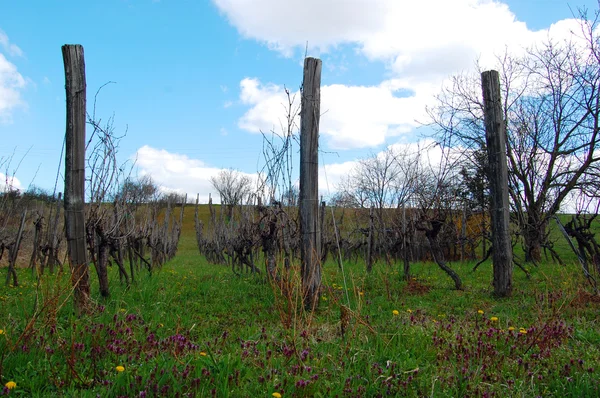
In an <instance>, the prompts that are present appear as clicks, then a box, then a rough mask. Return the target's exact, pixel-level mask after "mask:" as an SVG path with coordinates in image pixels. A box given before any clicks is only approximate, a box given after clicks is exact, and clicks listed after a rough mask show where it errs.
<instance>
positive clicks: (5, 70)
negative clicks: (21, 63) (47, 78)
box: [0, 53, 26, 122]
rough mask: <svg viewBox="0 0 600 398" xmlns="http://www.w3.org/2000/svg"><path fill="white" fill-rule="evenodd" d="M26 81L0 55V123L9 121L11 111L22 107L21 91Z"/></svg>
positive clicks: (13, 66)
mask: <svg viewBox="0 0 600 398" xmlns="http://www.w3.org/2000/svg"><path fill="white" fill-rule="evenodd" d="M25 85H26V80H25V79H24V78H23V76H21V74H20V73H19V72H18V71H17V67H16V66H15V65H14V64H12V63H10V62H9V61H8V60H7V59H6V57H4V55H3V54H1V53H0V121H5V122H6V121H10V116H11V112H12V111H13V109H15V108H17V107H19V106H24V105H25V102H24V101H23V99H22V98H21V90H22V89H23V88H25Z"/></svg>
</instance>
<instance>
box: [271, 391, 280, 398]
mask: <svg viewBox="0 0 600 398" xmlns="http://www.w3.org/2000/svg"><path fill="white" fill-rule="evenodd" d="M271 395H272V396H274V397H275V398H281V394H280V393H278V392H274V393H273V394H271Z"/></svg>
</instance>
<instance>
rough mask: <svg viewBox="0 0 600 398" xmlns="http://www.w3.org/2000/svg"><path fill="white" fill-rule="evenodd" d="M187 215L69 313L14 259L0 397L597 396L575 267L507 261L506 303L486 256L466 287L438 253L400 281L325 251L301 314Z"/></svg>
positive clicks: (589, 309) (592, 306)
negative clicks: (161, 258)
mask: <svg viewBox="0 0 600 398" xmlns="http://www.w3.org/2000/svg"><path fill="white" fill-rule="evenodd" d="M192 218H193V211H188V214H187V216H186V224H185V225H184V230H183V235H182V238H181V242H180V249H179V252H178V255H177V257H176V258H175V259H174V260H172V261H171V262H169V263H167V264H166V265H164V266H163V268H162V269H161V270H160V271H158V272H155V273H153V275H152V276H149V275H147V273H145V272H144V271H143V270H141V271H140V273H139V275H138V276H139V277H138V278H137V283H136V284H135V285H133V286H131V287H130V288H129V289H125V287H124V286H121V285H119V281H118V274H117V270H116V269H115V268H113V269H111V270H110V272H111V275H110V277H111V281H110V282H111V297H110V298H109V299H102V298H101V297H100V296H99V293H98V287H97V284H96V282H95V273H94V272H91V273H90V275H91V279H92V281H93V285H92V292H93V300H94V302H95V303H96V304H97V310H96V311H95V313H94V314H92V315H87V316H84V317H82V318H76V317H74V316H73V310H72V304H71V301H72V300H71V297H70V296H69V280H68V278H67V277H66V276H64V275H63V276H56V275H54V276H50V275H47V276H45V277H44V278H43V279H42V280H41V281H40V283H39V284H37V283H36V282H35V281H34V280H32V279H31V277H30V272H29V271H27V270H19V278H20V281H21V286H19V287H7V288H4V287H3V288H2V289H1V290H0V329H2V330H3V333H2V334H1V335H0V382H1V383H2V385H5V384H6V383H7V382H9V381H14V382H15V383H16V388H15V389H13V390H10V391H9V390H8V389H5V390H4V391H2V390H0V394H2V393H3V392H4V393H10V395H14V396H53V395H56V396H78V397H79V396H84V397H85V396H90V397H91V396H97V395H100V396H140V394H141V396H144V395H143V394H144V393H145V394H146V395H147V396H211V395H212V396H218V397H227V396H231V397H245V396H261V397H264V396H271V395H272V393H274V392H278V393H280V394H281V395H282V396H284V397H292V396H298V397H303V396H322V397H330V396H366V397H370V396H378V395H392V396H434V397H446V396H454V397H456V396H465V395H471V396H484V395H486V394H487V395H488V396H498V397H504V396H538V395H541V396H557V397H565V396H573V397H595V396H599V395H600V382H599V381H598V380H599V379H600V325H599V316H598V314H599V305H600V303H599V302H598V300H597V298H594V297H593V296H591V295H589V293H587V291H588V290H589V289H588V287H587V285H586V281H585V280H583V279H582V277H581V272H580V269H579V267H578V266H577V265H576V264H574V263H569V265H568V266H567V267H561V266H558V265H555V264H550V263H548V264H542V265H540V267H538V268H535V267H532V268H530V269H529V270H530V272H531V274H532V278H531V279H527V278H526V277H525V275H524V273H523V272H521V271H520V270H519V269H518V268H516V269H515V271H514V272H515V273H514V277H515V278H514V287H515V289H514V294H513V297H511V298H508V299H496V298H494V297H493V296H492V287H491V265H490V264H489V263H486V264H483V265H482V266H480V267H479V269H478V271H477V272H475V273H472V272H471V268H472V267H473V264H472V263H465V264H460V263H453V264H452V266H453V267H454V268H455V269H456V270H457V272H458V273H459V274H460V275H461V277H462V278H463V281H464V284H465V286H466V289H465V290H464V291H456V290H453V289H452V286H453V283H452V281H451V280H450V279H449V278H447V277H446V275H445V274H444V273H443V272H442V271H441V270H440V269H439V268H438V267H437V266H436V265H434V264H415V265H413V267H412V272H413V275H414V277H415V280H411V281H410V282H408V283H407V282H405V281H402V280H401V271H400V265H397V266H393V267H389V266H387V265H384V264H377V265H376V266H375V268H374V271H373V273H372V274H370V275H367V274H366V273H365V270H364V268H365V267H364V265H363V264H345V267H344V272H343V273H342V272H341V271H340V270H339V269H338V268H337V266H336V265H334V264H333V263H331V264H329V263H328V264H326V265H325V267H324V271H323V286H324V291H323V297H322V301H321V303H320V307H319V309H318V310H317V311H316V313H315V314H313V315H311V314H307V313H304V312H303V311H302V310H301V306H300V305H299V301H300V300H299V297H298V294H297V292H298V288H297V284H296V283H294V281H297V274H294V275H295V276H292V278H291V279H292V283H291V287H290V290H289V291H290V293H289V295H287V296H284V295H282V294H281V293H280V292H279V291H278V290H277V288H273V287H272V286H271V285H269V284H268V283H266V282H265V281H264V280H263V279H262V278H261V277H260V276H259V277H257V276H254V275H245V276H243V277H236V276H234V275H233V274H232V272H231V270H230V269H229V268H227V267H224V266H216V265H210V264H207V263H206V261H205V260H204V259H203V258H202V257H201V256H199V255H198V254H197V253H198V251H197V249H196V247H195V238H194V235H193V226H190V225H191V222H190V220H192ZM261 269H264V267H261ZM2 271H3V272H5V271H6V270H5V268H3V269H2ZM90 271H93V269H90ZM263 273H264V271H263ZM344 281H345V282H344ZM36 300H37V301H36ZM36 302H37V306H35V305H34V304H35V303H36ZM42 307H43V308H42ZM394 311H397V313H398V314H397V315H395V314H394ZM478 311H482V312H483V313H479V312H478ZM34 314H35V316H34ZM492 317H496V318H498V319H497V320H495V318H494V320H492V319H491V318H492ZM509 328H515V329H514V330H509ZM521 328H523V331H524V332H526V333H521V332H520V329H521ZM342 330H343V332H342ZM117 366H123V367H124V371H122V372H119V371H117V370H116V367H117Z"/></svg>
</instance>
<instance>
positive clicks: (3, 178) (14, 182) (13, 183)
mask: <svg viewBox="0 0 600 398" xmlns="http://www.w3.org/2000/svg"><path fill="white" fill-rule="evenodd" d="M13 190H19V191H22V190H23V184H21V181H19V179H18V178H17V177H15V176H7V175H6V174H4V173H0V192H7V191H13Z"/></svg>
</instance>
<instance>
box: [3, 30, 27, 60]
mask: <svg viewBox="0 0 600 398" xmlns="http://www.w3.org/2000/svg"><path fill="white" fill-rule="evenodd" d="M0 46H2V48H3V49H4V51H6V52H7V53H8V55H11V56H15V57H22V56H23V51H22V50H21V49H20V48H19V47H18V46H17V45H16V44H14V43H11V42H10V40H8V36H7V35H6V33H5V32H4V31H3V30H2V29H0Z"/></svg>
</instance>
